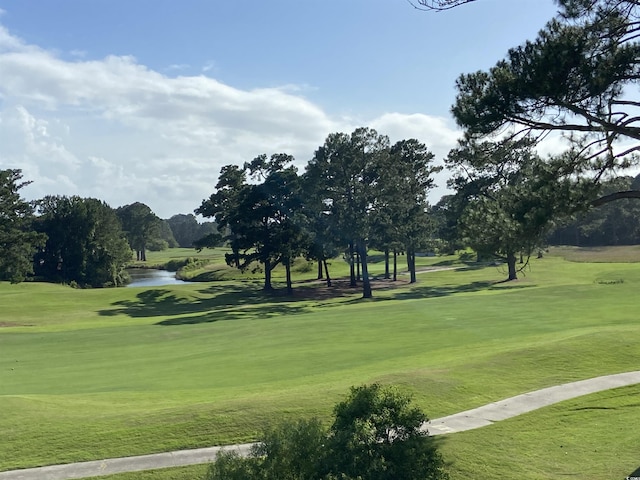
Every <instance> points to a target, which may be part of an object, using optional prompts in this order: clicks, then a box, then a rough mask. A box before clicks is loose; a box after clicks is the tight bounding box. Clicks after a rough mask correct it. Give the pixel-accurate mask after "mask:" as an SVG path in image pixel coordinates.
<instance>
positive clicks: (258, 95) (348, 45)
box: [0, 0, 556, 218]
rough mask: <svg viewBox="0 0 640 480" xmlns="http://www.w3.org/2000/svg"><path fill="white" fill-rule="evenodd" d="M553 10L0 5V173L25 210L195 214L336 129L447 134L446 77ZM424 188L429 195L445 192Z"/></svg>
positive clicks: (400, 3) (400, 0) (538, 5)
mask: <svg viewBox="0 0 640 480" xmlns="http://www.w3.org/2000/svg"><path fill="white" fill-rule="evenodd" d="M555 12H556V5H555V4H554V2H553V1H552V0H478V1H477V2H474V3H470V4H467V5H464V6H461V7H458V8H455V9H453V10H448V11H446V12H439V13H436V12H427V11H420V10H416V9H415V8H413V7H412V6H411V4H410V3H409V2H408V1H407V0H314V1H312V0H269V1H264V0H261V1H258V0H244V1H237V0H236V1H220V0H182V1H180V2H178V1H175V0H91V1H89V0H56V1H55V2H54V1H49V0H0V169H6V168H19V169H22V171H23V176H24V180H28V181H31V182H32V183H31V184H30V185H28V186H27V187H25V188H24V189H23V190H21V193H22V195H23V197H25V198H27V199H29V200H33V199H37V198H42V197H43V196H45V195H79V196H81V197H93V198H98V199H101V200H104V201H106V202H107V203H108V204H109V205H111V206H112V207H114V208H116V207H119V206H122V205H127V204H130V203H133V202H137V201H139V202H143V203H146V204H147V205H149V207H151V209H152V210H153V211H154V212H155V213H156V214H157V215H158V216H160V217H161V218H169V217H170V216H172V215H174V214H178V213H192V212H193V210H194V209H195V208H197V207H198V206H200V204H201V202H202V201H203V200H204V199H205V198H208V197H209V195H211V194H212V193H213V192H214V189H215V188H214V187H215V184H216V182H217V178H218V175H219V173H220V168H221V167H222V166H224V165H228V164H238V165H242V164H243V163H244V162H248V161H251V160H252V159H253V158H255V157H256V156H258V155H260V154H262V153H266V154H267V155H271V154H272V153H281V152H282V153H289V154H292V155H294V156H295V158H296V163H297V165H298V167H299V168H300V170H301V171H302V170H303V169H304V165H305V164H306V163H307V162H308V160H309V159H311V158H312V156H313V153H314V151H315V150H316V149H317V148H318V146H320V145H322V143H323V142H324V139H325V138H326V136H327V135H328V134H329V133H332V132H346V133H350V132H351V131H353V130H354V129H355V128H357V127H361V126H366V127H372V128H375V129H376V130H377V131H378V132H379V133H381V134H385V135H388V136H389V137H390V140H391V141H392V142H396V141H398V140H401V139H408V138H417V139H418V140H420V141H422V142H424V143H425V144H426V145H427V146H428V147H429V149H430V150H431V151H432V152H433V153H434V154H435V156H436V161H437V163H442V159H443V158H444V157H445V156H446V154H447V152H448V151H449V150H450V149H451V148H453V147H454V146H455V143H456V139H457V138H458V137H459V135H460V131H459V129H458V128H457V126H456V124H455V121H454V120H453V118H452V116H451V114H450V108H451V105H452V104H453V102H454V99H455V95H456V90H455V81H456V78H457V77H458V76H459V75H460V74H462V73H471V72H475V71H477V70H485V69H488V68H490V67H491V66H493V65H494V64H495V63H496V62H497V61H498V60H500V59H502V58H504V56H505V55H506V53H507V51H508V49H509V48H511V47H515V46H517V45H519V44H521V43H522V42H524V41H525V40H528V39H533V38H535V36H536V33H537V32H538V31H539V30H540V29H541V28H542V27H543V26H544V24H545V23H546V22H547V21H548V20H549V19H551V18H552V17H553V15H554V14H555ZM446 178H447V174H446V172H443V173H442V174H440V175H439V176H438V178H437V183H438V188H436V189H435V190H434V191H433V192H432V195H431V200H432V201H433V202H435V201H437V200H438V198H439V197H440V196H441V195H442V194H443V193H446V190H445V187H446Z"/></svg>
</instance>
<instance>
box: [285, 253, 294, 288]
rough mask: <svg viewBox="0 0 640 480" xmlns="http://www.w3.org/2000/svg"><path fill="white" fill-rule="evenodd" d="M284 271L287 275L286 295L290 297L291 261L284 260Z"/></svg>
mask: <svg viewBox="0 0 640 480" xmlns="http://www.w3.org/2000/svg"><path fill="white" fill-rule="evenodd" d="M284 269H285V272H286V275H287V295H292V294H293V286H292V285H291V260H290V259H289V258H285V259H284Z"/></svg>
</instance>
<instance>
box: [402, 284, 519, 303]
mask: <svg viewBox="0 0 640 480" xmlns="http://www.w3.org/2000/svg"><path fill="white" fill-rule="evenodd" d="M498 285H500V286H499V287H498ZM531 287H532V285H524V284H518V283H507V282H504V281H501V282H489V281H483V282H471V283H467V284H464V285H438V286H437V287H434V286H430V285H418V286H415V287H413V288H411V289H410V290H403V291H400V292H394V293H393V294H392V295H391V296H390V298H391V299H392V300H408V299H416V298H434V297H446V296H449V295H456V294H459V293H470V292H479V291H482V290H500V291H504V290H521V289H524V288H531Z"/></svg>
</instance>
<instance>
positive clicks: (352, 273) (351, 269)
mask: <svg viewBox="0 0 640 480" xmlns="http://www.w3.org/2000/svg"><path fill="white" fill-rule="evenodd" d="M349 277H350V282H349V286H351V287H355V286H357V285H358V284H357V282H356V264H355V254H354V252H353V240H351V241H350V242H349Z"/></svg>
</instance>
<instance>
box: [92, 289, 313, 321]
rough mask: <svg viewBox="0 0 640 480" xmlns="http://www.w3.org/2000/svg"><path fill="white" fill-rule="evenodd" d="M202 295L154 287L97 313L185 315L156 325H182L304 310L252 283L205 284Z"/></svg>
mask: <svg viewBox="0 0 640 480" xmlns="http://www.w3.org/2000/svg"><path fill="white" fill-rule="evenodd" d="M198 293H199V294H201V295H203V297H202V298H198V297H195V298H194V297H181V296H178V295H177V294H176V291H175V290H169V289H162V288H154V289H149V290H144V291H142V292H140V293H139V294H138V295H137V296H136V299H135V300H122V301H119V302H115V303H114V304H113V306H114V307H115V308H110V309H106V310H101V311H100V312H99V313H100V315H103V316H115V315H128V316H130V317H133V318H143V317H160V316H162V317H166V316H174V315H191V314H197V313H201V314H203V315H201V317H202V320H201V321H197V319H198V318H200V317H198V316H189V317H184V318H176V319H171V320H165V321H162V322H158V324H159V325H184V324H193V323H202V322H211V321H217V320H223V319H225V320H231V319H236V318H242V317H245V316H247V314H248V313H250V315H251V317H253V318H256V317H258V318H261V317H270V316H273V315H284V314H293V313H299V312H301V311H303V310H305V309H306V307H304V306H298V305H296V304H295V301H296V299H295V297H286V296H281V295H278V292H276V293H275V294H266V293H264V292H262V291H260V290H256V287H255V286H254V285H246V286H244V285H233V286H230V285H220V286H208V287H207V288H205V289H202V290H199V292H198ZM236 310H237V311H236Z"/></svg>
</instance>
